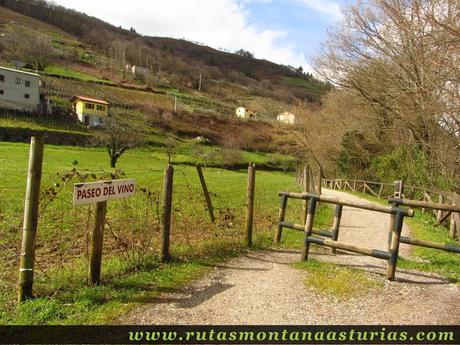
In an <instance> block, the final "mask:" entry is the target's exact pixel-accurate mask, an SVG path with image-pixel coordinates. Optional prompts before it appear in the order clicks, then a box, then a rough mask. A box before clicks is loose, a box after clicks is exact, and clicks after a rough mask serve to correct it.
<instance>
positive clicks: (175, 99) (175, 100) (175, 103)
mask: <svg viewBox="0 0 460 345" xmlns="http://www.w3.org/2000/svg"><path fill="white" fill-rule="evenodd" d="M176 111H177V95H174V112H176Z"/></svg>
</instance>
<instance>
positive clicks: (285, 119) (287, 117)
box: [276, 111, 297, 125]
mask: <svg viewBox="0 0 460 345" xmlns="http://www.w3.org/2000/svg"><path fill="white" fill-rule="evenodd" d="M276 121H278V122H281V123H285V124H287V125H293V124H295V123H296V122H297V117H296V116H295V115H294V114H292V113H290V112H288V111H285V112H284V113H282V114H279V115H278V116H277V117H276Z"/></svg>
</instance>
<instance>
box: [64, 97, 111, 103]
mask: <svg viewBox="0 0 460 345" xmlns="http://www.w3.org/2000/svg"><path fill="white" fill-rule="evenodd" d="M75 99H79V100H82V101H86V102H92V103H99V104H104V105H109V103H108V102H106V101H104V100H103V99H97V98H91V97H85V96H73V97H72V101H73V100H75Z"/></svg>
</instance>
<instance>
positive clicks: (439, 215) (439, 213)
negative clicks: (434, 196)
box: [436, 194, 444, 223]
mask: <svg viewBox="0 0 460 345" xmlns="http://www.w3.org/2000/svg"><path fill="white" fill-rule="evenodd" d="M438 200H439V203H440V204H444V195H442V194H439V199H438ZM443 215H444V212H442V210H438V212H437V213H436V220H437V221H438V223H439V222H440V221H441V219H442V217H443Z"/></svg>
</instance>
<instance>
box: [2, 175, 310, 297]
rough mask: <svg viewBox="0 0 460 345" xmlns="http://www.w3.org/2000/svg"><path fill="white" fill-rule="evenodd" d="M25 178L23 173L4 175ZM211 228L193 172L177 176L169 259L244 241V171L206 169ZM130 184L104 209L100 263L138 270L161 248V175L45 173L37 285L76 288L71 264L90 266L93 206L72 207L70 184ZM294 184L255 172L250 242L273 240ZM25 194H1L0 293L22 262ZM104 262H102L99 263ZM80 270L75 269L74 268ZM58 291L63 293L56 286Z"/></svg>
mask: <svg viewBox="0 0 460 345" xmlns="http://www.w3.org/2000/svg"><path fill="white" fill-rule="evenodd" d="M8 171H9V174H12V175H15V174H16V175H23V176H24V180H25V176H26V173H27V171H24V170H23V169H16V170H14V169H8ZM204 174H205V177H206V182H207V186H208V189H209V191H210V196H211V199H212V203H213V207H214V212H215V218H216V220H215V222H214V223H213V222H211V220H210V217H209V214H208V210H207V205H206V202H205V197H204V194H203V190H202V188H201V185H200V183H199V179H198V176H197V174H196V171H195V170H194V169H193V168H191V167H183V166H179V167H176V168H175V178H174V184H173V210H172V219H171V223H172V225H171V245H172V250H173V254H174V255H175V256H179V257H180V256H184V257H185V258H187V257H188V256H193V255H194V251H196V250H197V248H200V247H201V246H203V244H209V243H211V244H212V243H217V242H219V243H221V244H222V243H237V242H240V241H242V240H243V238H244V222H245V212H246V203H247V200H246V182H247V181H246V179H247V175H246V173H245V172H244V171H237V172H230V171H227V170H219V169H209V170H208V169H205V170H204ZM118 178H134V179H136V180H137V186H136V190H137V192H136V194H135V196H133V197H130V198H126V199H120V200H114V201H109V202H108V209H107V218H106V226H105V234H104V258H106V257H107V258H108V257H114V256H117V257H120V258H122V260H123V261H124V262H125V263H126V264H127V265H130V266H131V267H136V266H139V265H142V262H143V261H144V259H145V258H146V257H152V256H155V257H158V256H159V253H160V248H161V206H162V205H161V204H162V202H161V200H162V192H163V191H162V188H163V170H161V169H137V170H136V169H134V170H130V171H129V174H126V173H124V172H123V171H115V172H107V171H104V170H77V169H76V168H74V169H72V170H70V171H65V172H54V173H50V172H47V173H44V174H43V177H42V183H41V197H40V210H39V229H38V233H37V239H36V252H35V253H36V255H35V260H36V264H35V265H36V267H35V280H36V281H38V282H42V283H47V285H49V286H53V288H52V291H51V292H50V291H48V293H54V292H55V291H58V290H60V289H61V288H62V286H63V285H65V284H67V283H68V282H62V283H58V282H53V283H52V284H50V282H51V281H52V280H55V278H56V274H58V273H59V272H65V276H66V280H67V281H68V280H72V279H75V280H81V279H82V273H81V272H80V271H79V270H75V272H73V270H72V267H74V265H75V263H83V267H87V266H88V261H89V252H90V243H91V234H92V231H93V227H94V219H95V206H94V205H88V206H79V207H75V206H74V205H73V204H72V193H73V184H74V183H81V182H90V181H97V180H110V179H118ZM297 188H298V186H297V185H296V184H295V182H294V179H293V177H292V176H290V175H288V174H284V173H281V172H275V173H273V172H271V173H270V172H264V171H260V172H257V175H256V189H255V204H254V234H255V236H257V234H258V233H261V232H270V231H272V232H273V233H274V230H275V225H276V221H277V215H278V207H279V197H278V192H279V191H281V190H296V189H297ZM24 195H25V189H24V188H5V189H0V265H1V266H2V267H3V269H2V270H1V271H0V285H1V286H3V287H6V288H9V289H13V288H15V286H16V284H17V270H18V264H19V256H20V243H21V228H22V213H23V203H24ZM300 208H301V206H300V205H296V206H294V207H292V208H291V209H290V212H292V215H291V216H290V217H291V218H292V219H296V218H298V219H301V214H302V212H301V209H300ZM103 260H104V259H103ZM80 266H81V265H80ZM60 284H61V285H60Z"/></svg>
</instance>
